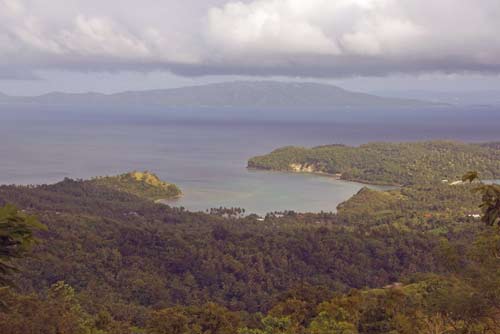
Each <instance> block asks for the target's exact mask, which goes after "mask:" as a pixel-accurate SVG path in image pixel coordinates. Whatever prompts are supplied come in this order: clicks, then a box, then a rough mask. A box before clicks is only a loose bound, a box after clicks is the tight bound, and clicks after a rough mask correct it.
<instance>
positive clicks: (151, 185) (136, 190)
mask: <svg viewBox="0 0 500 334" xmlns="http://www.w3.org/2000/svg"><path fill="white" fill-rule="evenodd" d="M87 182H90V183H93V184H95V185H98V186H101V187H106V188H110V189H114V190H117V191H121V192H125V193H129V194H132V195H135V196H138V197H141V198H146V199H149V200H152V201H158V200H164V199H174V198H179V197H180V196H181V195H182V192H181V190H180V189H179V187H177V186H176V185H175V184H172V183H167V182H164V181H162V180H160V178H159V177H158V176H157V175H156V174H154V173H151V172H149V171H144V172H138V171H133V172H130V173H124V174H120V175H116V176H100V177H95V178H93V179H91V180H89V181H87Z"/></svg>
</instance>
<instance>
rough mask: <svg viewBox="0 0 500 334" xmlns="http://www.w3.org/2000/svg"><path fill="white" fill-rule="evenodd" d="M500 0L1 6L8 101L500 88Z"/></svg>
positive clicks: (26, 1)
mask: <svg viewBox="0 0 500 334" xmlns="http://www.w3.org/2000/svg"><path fill="white" fill-rule="evenodd" d="M499 32H500V1H499V0H433V1H422V0H307V1H306V0H245V1H229V0H183V1H178V0H141V1H137V0H106V1H102V0H0V91H1V92H4V93H8V94H12V95H34V94H42V93H45V92H49V91H67V92H85V91H99V92H105V93H112V92H117V91H123V90H136V89H153V88H171V87H179V86H187V85H196V84H204V83H210V82H220V81H230V80H252V79H258V80H261V79H263V78H267V79H276V80H290V81H293V80H299V81H318V82H327V83H332V84H338V85H341V86H343V87H345V88H348V89H353V90H361V91H383V90H387V91H395V90H444V91H453V90H456V91H460V90H487V89H488V90H489V89H494V88H495V87H500V33H499Z"/></svg>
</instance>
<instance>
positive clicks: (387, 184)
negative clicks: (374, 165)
mask: <svg viewBox="0 0 500 334" xmlns="http://www.w3.org/2000/svg"><path fill="white" fill-rule="evenodd" d="M247 169H248V170H253V171H267V172H277V173H290V174H308V175H317V176H324V177H329V178H333V179H335V180H339V181H347V182H356V183H360V184H366V185H370V186H381V187H402V186H403V185H401V184H397V183H384V182H377V181H367V180H360V179H354V178H342V176H338V175H337V174H333V173H327V172H320V171H315V172H307V171H294V170H281V169H269V168H261V167H254V166H247Z"/></svg>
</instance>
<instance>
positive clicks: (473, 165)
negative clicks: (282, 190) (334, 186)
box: [248, 141, 500, 185]
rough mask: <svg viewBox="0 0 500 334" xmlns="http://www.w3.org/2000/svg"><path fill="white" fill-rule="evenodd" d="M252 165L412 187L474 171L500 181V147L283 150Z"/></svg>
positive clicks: (382, 146)
mask: <svg viewBox="0 0 500 334" xmlns="http://www.w3.org/2000/svg"><path fill="white" fill-rule="evenodd" d="M248 167H251V168H259V169H268V170H279V171H303V172H318V173H328V174H338V176H339V177H340V178H342V179H344V180H350V181H360V182H366V183H376V184H388V185H408V184H416V183H427V182H438V181H441V180H449V181H450V182H453V181H455V180H460V178H461V176H462V174H464V173H465V172H466V171H469V170H475V171H478V172H479V173H481V175H482V177H483V178H486V179H488V178H491V179H495V178H500V149H499V143H486V144H462V143H458V142H449V141H429V142H413V143H370V144H365V145H361V146H359V147H350V146H344V145H328V146H318V147H314V148H310V149H308V148H303V147H292V146H290V147H284V148H280V149H277V150H275V151H273V152H272V153H270V154H268V155H264V156H259V157H254V158H252V159H250V160H249V161H248Z"/></svg>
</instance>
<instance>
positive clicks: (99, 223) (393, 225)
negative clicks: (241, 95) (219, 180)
mask: <svg viewBox="0 0 500 334" xmlns="http://www.w3.org/2000/svg"><path fill="white" fill-rule="evenodd" d="M95 180H101V178H97V179H94V180H93V181H75V180H70V179H66V180H64V181H62V182H60V183H57V184H54V185H42V186H36V187H32V186H30V187H26V186H0V206H2V205H4V204H5V203H7V202H9V203H12V204H15V205H16V206H18V207H19V208H20V209H22V210H23V211H24V212H26V213H28V214H34V215H36V216H37V217H39V219H40V221H41V222H42V223H44V224H45V225H46V226H47V228H48V230H47V231H43V230H42V231H39V232H37V236H38V238H39V239H40V242H39V243H38V245H36V247H35V249H34V251H33V253H34V254H36V256H35V257H31V258H27V259H25V260H22V261H19V262H18V263H19V264H20V269H21V271H20V273H19V274H18V275H17V276H16V277H15V281H16V282H17V283H18V286H19V288H20V289H19V292H18V293H13V292H8V291H6V290H0V294H1V295H0V297H2V300H4V301H6V302H7V303H8V305H10V310H9V311H8V312H7V313H2V312H1V311H0V331H1V332H2V333H6V334H16V333H19V332H27V327H26V326H27V324H29V326H30V327H29V328H32V329H33V331H34V332H40V333H45V332H46V331H47V329H44V328H45V327H46V326H55V324H57V325H58V324H60V323H67V324H68V326H70V327H69V328H72V329H71V331H69V332H68V333H80V330H82V328H87V330H90V328H94V330H101V332H100V333H106V334H108V333H109V334H118V333H120V334H123V333H148V334H156V333H174V334H175V333H179V334H187V333H196V332H197V329H196V328H200V327H201V328H204V330H203V331H204V332H205V333H213V334H230V333H231V334H232V333H236V331H237V329H238V328H240V332H241V333H254V334H260V333H263V334H266V333H274V332H272V331H270V332H266V331H265V328H266V326H275V325H277V324H278V323H282V324H283V326H288V327H290V328H292V327H293V329H290V330H289V332H286V333H291V334H299V333H307V334H316V333H331V329H328V327H327V330H326V332H317V331H313V329H314V328H317V327H318V326H320V327H321V326H330V325H328V323H331V322H332V321H340V319H341V318H338V313H336V311H335V309H337V308H338V306H335V307H334V306H332V305H337V304H336V303H342V305H344V301H345V302H348V304H349V305H351V306H350V307H353V308H354V309H353V310H356V311H355V313H349V314H351V315H355V314H359V317H358V316H354V317H352V318H351V317H349V318H346V319H344V320H342V321H343V322H345V324H344V325H345V326H348V327H349V328H357V329H358V332H359V333H384V332H383V331H382V332H381V331H366V330H363V328H365V327H366V326H372V325H373V324H372V322H373V321H376V322H377V323H382V322H383V323H384V326H389V328H399V327H398V326H401V322H400V321H403V320H404V319H407V318H408V317H409V318H408V319H413V320H412V321H414V322H412V324H413V325H412V326H413V327H411V328H412V329H413V330H414V328H415V326H424V327H425V324H426V323H427V321H429V319H428V318H426V317H427V316H428V317H434V316H435V315H438V314H440V313H439V312H441V311H442V312H448V309H447V308H449V307H453V305H455V304H453V303H455V301H456V300H460V298H469V297H467V296H471V294H466V295H461V294H460V293H458V292H459V291H463V289H464V288H466V289H467V291H472V292H474V296H476V297H477V298H482V299H481V300H483V301H484V303H489V301H490V300H491V299H492V298H493V300H494V299H495V298H496V297H495V296H496V295H495V294H494V293H492V291H488V294H484V293H485V292H486V290H482V288H481V285H480V284H483V283H482V282H483V281H482V280H477V279H475V280H474V281H473V283H466V282H465V281H461V280H459V279H458V278H456V277H457V276H456V275H457V274H453V275H452V276H451V278H446V276H443V277H442V278H439V279H438V280H437V281H436V280H434V281H430V283H425V282H427V281H428V278H425V277H424V278H418V277H419V276H418V275H421V274H422V273H429V272H432V273H435V274H436V275H446V273H447V272H449V270H452V269H453V268H455V267H453V266H455V265H456V267H457V268H460V275H464V274H465V271H464V270H465V269H464V268H466V267H467V266H469V265H471V266H477V264H474V263H475V262H470V263H469V261H472V260H467V261H465V254H466V253H468V252H469V250H468V249H469V247H471V245H472V244H473V243H472V240H473V238H477V237H478V236H480V235H481V233H483V232H482V231H485V226H483V224H481V223H479V222H478V220H477V219H475V218H473V217H470V216H469V213H471V212H478V208H477V205H478V201H479V198H477V197H476V196H475V195H474V194H472V193H471V192H470V191H471V188H472V187H471V186H461V187H450V186H448V185H444V184H438V185H435V186H421V187H420V186H414V187H405V188H403V189H400V190H394V191H390V192H389V193H380V192H375V191H369V190H363V191H361V192H360V193H359V194H357V195H356V196H354V197H353V198H352V199H350V200H348V201H347V202H346V203H344V204H343V205H342V206H341V207H339V213H338V214H326V213H321V214H308V213H304V214H299V213H293V212H286V213H281V214H271V215H268V216H267V217H266V218H265V220H264V221H259V220H257V219H256V217H254V216H248V217H245V218H236V216H237V215H235V216H234V217H233V216H231V215H227V212H224V213H225V214H224V215H218V214H217V213H216V212H215V211H214V212H215V213H216V214H214V215H207V214H203V213H190V212H187V211H184V210H182V209H173V208H170V207H168V206H165V205H163V204H155V203H153V202H152V201H150V199H148V198H144V197H142V196H141V197H138V196H135V195H132V194H131V193H130V192H129V191H125V192H124V191H121V190H119V189H117V188H113V187H110V186H106V184H108V183H107V182H105V185H104V186H103V185H101V184H100V182H96V181H95ZM228 212H229V211H228ZM488 247H489V246H488ZM487 249H488V248H486V250H487ZM450 257H451V258H453V259H454V260H453V261H455V262H453V261H450V260H449V258H450ZM461 258H463V259H464V260H463V261H461V260H457V259H461ZM483 259H484V258H483ZM457 261H458V262H457ZM452 265H453V266H452ZM497 269H498V268H497ZM488 270H489V269H488ZM482 275H483V278H484V279H486V278H488V279H490V278H491V277H498V276H495V275H496V274H494V273H493V276H491V277H490V276H488V275H489V274H488V271H484V270H483V271H482ZM422 279H423V281H422ZM450 279H451V280H452V281H450V284H447V283H446V282H448V280H450ZM416 280H417V281H416ZM399 281H402V282H405V284H408V286H405V288H404V290H403V291H402V293H403V294H402V295H401V297H402V299H397V300H394V299H393V298H394V297H395V295H394V294H393V290H392V289H380V288H381V287H384V286H386V285H389V284H392V283H394V282H399ZM415 282H418V283H415ZM467 282H468V281H467ZM428 284H431V286H432V287H433V288H432V289H431V290H429V289H427V290H426V291H431V292H432V291H434V292H432V293H434V296H435V297H436V298H438V297H439V298H443V297H442V296H443V294H444V295H445V296H448V295H449V296H450V297H453V298H455V299H451V301H450V300H448V299H445V300H443V299H440V300H441V302H451V303H452V304H451V305H448V304H446V305H441V304H439V305H437V306H436V305H434V304H433V305H429V306H422V305H420V304H418V303H414V302H413V301H418V300H420V299H419V298H421V293H419V292H418V291H421V289H420V287H425V286H428ZM488 284H490V285H489V287H492V286H494V285H491V284H498V282H496V283H495V281H494V280H493V281H490V282H489V283H488ZM352 288H356V289H362V290H363V289H366V288H373V289H374V290H363V291H365V292H362V295H361V296H363V298H361V299H360V295H359V292H352V291H351V292H350V293H349V291H350V289H352ZM424 290H425V289H424ZM495 291H496V290H495ZM451 292H453V293H451ZM29 293H31V294H29ZM339 293H346V294H344V295H342V294H339ZM353 293H354V294H353ZM483 295H484V297H481V296H483ZM356 296H358V297H356ZM405 296H407V297H405ZM332 298H333V299H332ZM352 298H354V299H352ZM398 298H399V297H398ZM457 298H458V299H457ZM406 301H408V302H410V304H407V303H406ZM381 303H382V304H381ZM386 303H389V304H386ZM476 303H477V301H476V299H474V301H469V300H464V301H463V302H460V303H459V305H460V307H462V308H463V309H464V310H467V312H465V311H464V312H465V313H457V315H456V316H455V317H457V318H456V319H457V320H456V321H457V323H456V324H455V325H457V326H463V321H464V319H467V321H469V320H470V319H473V320H470V321H473V322H474V323H480V324H483V323H485V322H484V321H487V320H483V318H484V316H485V314H486V315H487V314H488V313H487V312H490V309H491V306H484V307H482V308H481V310H480V311H481V312H483V313H480V314H479V313H477V312H478V311H477V310H476V311H474V312H476V313H474V314H473V315H471V316H470V317H469V318H464V317H465V315H466V314H467V315H469V314H470V313H469V311H470V312H472V311H473V310H475V309H474V308H473V306H474V305H475V304H476ZM320 305H321V306H320ZM381 305H399V306H398V307H397V308H396V309H391V311H390V312H392V313H390V312H389V311H387V312H389V313H387V314H385V313H383V314H381V315H377V316H375V315H373V314H372V312H375V311H376V310H385V307H386V306H384V307H382V306H381ZM403 305H413V306H411V308H409V306H408V307H406V306H403ZM30 307H35V308H37V309H39V310H44V311H43V312H34V313H33V312H29V309H30ZM332 307H333V308H332ZM345 307H347V306H345ZM387 307H388V306H387ZM26 310H28V311H26ZM61 310H66V311H64V312H62V311H61ZM68 310H69V311H68ZM68 312H69V313H68ZM257 312H265V313H266V314H267V315H266V317H264V318H263V317H262V316H261V315H259V313H257ZM322 312H326V313H322ZM349 312H351V311H349ZM353 312H354V311H353ZM377 312H378V311H377ZM384 312H386V311H384ZM412 312H417V313H412ZM371 314H372V315H371ZM415 314H418V316H417V317H413V318H412V315H415ZM45 315H47V316H45ZM395 315H397V317H394V316H395ZM372 316H373V317H375V318H373V317H372ZM175 319H177V320H175ZM210 319H212V320H210ZM453 319H455V318H453ZM174 320H175V321H180V322H179V323H177V322H175V321H174ZM172 321H174V323H172ZM214 321H215V323H214ZM325 321H326V323H325ZM405 321H409V320H405ZM447 321H448V320H447ZM450 321H451V320H450ZM453 321H455V320H453ZM276 322H278V323H276ZM179 324H180V326H182V328H186V329H185V331H172V329H165V328H170V327H168V326H174V327H172V328H177V327H176V326H179ZM273 324H274V325H273ZM370 324H372V325H370ZM311 326H312V327H311ZM332 326H333V325H332ZM394 326H395V327H394ZM246 327H249V328H252V329H251V330H250V329H245V328H246ZM310 327H311V328H312V329H309V328H310ZM40 328H43V329H40ZM78 328H79V329H78ZM159 328H163V329H159ZM306 328H308V329H307V331H306ZM161 330H163V331H161ZM64 333H66V332H64ZM81 333H86V332H85V331H83V330H82V331H81ZM352 333H355V332H352ZM399 333H408V334H410V333H412V334H413V333H415V332H414V331H413V332H411V331H410V332H403V331H400V332H399ZM419 333H428V332H426V331H425V329H423V330H422V332H419ZM485 333H489V332H485Z"/></svg>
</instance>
